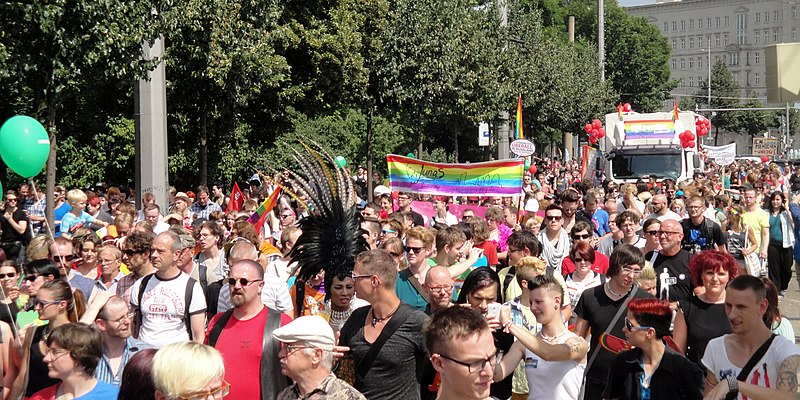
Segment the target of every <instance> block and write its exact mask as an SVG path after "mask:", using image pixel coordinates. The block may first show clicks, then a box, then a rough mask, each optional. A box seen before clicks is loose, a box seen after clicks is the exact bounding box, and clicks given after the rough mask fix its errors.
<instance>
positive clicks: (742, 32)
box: [736, 14, 747, 44]
mask: <svg viewBox="0 0 800 400" xmlns="http://www.w3.org/2000/svg"><path fill="white" fill-rule="evenodd" d="M736 43H738V44H746V43H747V14H739V15H737V16H736Z"/></svg>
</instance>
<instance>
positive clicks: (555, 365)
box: [525, 331, 586, 400]
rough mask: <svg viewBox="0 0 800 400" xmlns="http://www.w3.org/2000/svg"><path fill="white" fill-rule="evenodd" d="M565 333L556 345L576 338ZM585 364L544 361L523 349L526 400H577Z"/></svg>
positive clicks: (571, 333)
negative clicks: (526, 388)
mask: <svg viewBox="0 0 800 400" xmlns="http://www.w3.org/2000/svg"><path fill="white" fill-rule="evenodd" d="M576 336H578V335H576V334H575V333H573V332H570V331H566V332H564V336H563V337H561V338H560V339H559V340H558V343H566V341H567V340H569V339H570V338H573V337H576ZM584 369H586V364H585V363H584V364H578V362H577V361H574V360H567V361H546V360H543V359H542V358H540V357H539V356H537V355H536V354H533V352H531V351H530V350H528V349H525V376H526V377H527V378H528V400H534V399H535V400H539V399H577V398H578V393H579V392H580V391H581V383H583V370H584Z"/></svg>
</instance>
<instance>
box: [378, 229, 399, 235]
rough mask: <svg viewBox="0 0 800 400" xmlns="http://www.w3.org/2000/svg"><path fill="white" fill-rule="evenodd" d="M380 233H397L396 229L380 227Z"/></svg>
mask: <svg viewBox="0 0 800 400" xmlns="http://www.w3.org/2000/svg"><path fill="white" fill-rule="evenodd" d="M381 233H383V234H384V235H385V234H387V233H397V231H396V230H394V229H381Z"/></svg>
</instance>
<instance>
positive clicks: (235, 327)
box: [206, 260, 292, 399]
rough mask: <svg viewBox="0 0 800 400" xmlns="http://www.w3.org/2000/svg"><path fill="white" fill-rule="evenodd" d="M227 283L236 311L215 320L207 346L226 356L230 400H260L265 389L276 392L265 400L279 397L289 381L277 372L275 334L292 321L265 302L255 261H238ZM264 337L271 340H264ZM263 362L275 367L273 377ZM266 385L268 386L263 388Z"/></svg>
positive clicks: (207, 333)
mask: <svg viewBox="0 0 800 400" xmlns="http://www.w3.org/2000/svg"><path fill="white" fill-rule="evenodd" d="M226 283H227V284H228V285H227V289H228V291H229V293H230V299H231V304H232V305H233V308H232V309H230V310H228V311H226V312H222V313H219V314H217V315H215V316H214V317H213V318H211V322H209V324H208V329H207V330H206V337H207V339H206V344H208V345H210V346H213V347H215V348H216V349H217V350H219V352H220V354H222V360H223V362H224V363H225V380H226V381H228V382H230V383H231V393H230V398H232V399H258V398H260V396H261V393H262V392H263V390H269V391H270V393H272V394H271V395H270V397H264V398H275V396H276V395H277V394H278V393H279V392H280V391H281V390H282V389H283V388H284V387H286V385H287V382H286V379H285V378H284V377H283V376H281V374H280V372H279V371H278V369H277V366H278V363H279V360H278V351H277V350H276V348H277V343H276V342H274V340H275V339H272V333H273V331H274V330H275V329H276V328H278V327H279V326H284V325H286V324H288V323H289V322H291V321H292V318H291V317H290V316H288V315H286V314H285V313H282V312H280V311H276V310H273V309H271V308H268V307H267V306H265V305H264V304H263V303H262V302H261V291H262V289H263V288H264V269H263V268H262V267H261V264H259V263H257V262H255V261H253V260H240V261H237V262H235V263H234V264H233V265H232V266H231V271H230V275H229V277H228V278H227V279H226ZM265 325H266V327H265ZM264 335H267V336H266V338H267V339H268V340H266V341H265V340H264V338H265V336H264ZM273 346H274V347H273ZM262 363H269V364H271V365H272V366H273V368H272V369H270V371H271V372H272V373H271V374H267V371H264V370H262V368H261V366H262ZM262 384H265V385H267V386H268V387H264V388H262V387H261V385H262Z"/></svg>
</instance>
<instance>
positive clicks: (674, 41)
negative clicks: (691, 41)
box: [672, 38, 678, 50]
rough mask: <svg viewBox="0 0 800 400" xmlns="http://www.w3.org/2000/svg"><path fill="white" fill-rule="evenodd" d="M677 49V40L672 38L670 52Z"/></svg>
mask: <svg viewBox="0 0 800 400" xmlns="http://www.w3.org/2000/svg"><path fill="white" fill-rule="evenodd" d="M677 48H678V39H675V38H672V50H675V49H677Z"/></svg>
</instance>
